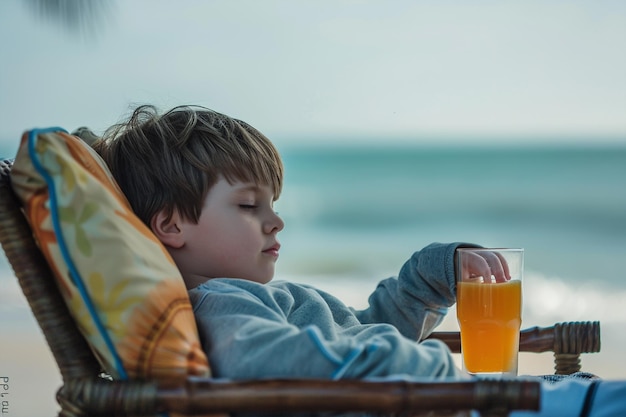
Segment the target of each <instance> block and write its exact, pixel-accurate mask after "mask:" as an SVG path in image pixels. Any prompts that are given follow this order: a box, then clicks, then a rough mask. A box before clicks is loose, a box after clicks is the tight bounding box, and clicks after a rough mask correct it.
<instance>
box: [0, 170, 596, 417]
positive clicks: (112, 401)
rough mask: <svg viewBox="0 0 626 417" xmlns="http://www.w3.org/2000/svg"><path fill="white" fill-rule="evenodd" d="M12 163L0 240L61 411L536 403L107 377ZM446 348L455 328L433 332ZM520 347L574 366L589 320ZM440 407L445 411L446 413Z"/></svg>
mask: <svg viewBox="0 0 626 417" xmlns="http://www.w3.org/2000/svg"><path fill="white" fill-rule="evenodd" d="M11 166H12V162H11V161H2V162H0V171H1V172H0V243H1V244H2V247H3V249H4V252H5V254H6V256H7V258H8V260H9V262H10V264H11V265H12V267H13V269H14V271H15V275H16V276H17V279H18V280H19V283H20V285H21V287H22V290H23V292H24V294H25V296H26V298H27V300H28V302H29V305H30V308H31V310H32V312H33V314H34V316H35V318H36V320H37V321H38V323H39V326H40V327H41V329H42V331H43V333H44V335H45V338H46V340H47V343H48V345H49V348H50V349H51V351H52V354H53V356H54V358H55V360H56V363H57V365H58V367H59V370H60V372H61V375H62V378H63V386H62V387H61V388H60V389H59V391H58V394H57V400H58V402H59V405H60V413H59V415H60V416H96V415H107V416H118V415H120V416H121V415H136V416H140V415H156V414H159V413H162V412H173V413H181V414H189V415H194V414H195V415H199V414H201V415H207V414H218V413H245V412H255V413H273V414H279V413H283V414H296V413H298V412H308V413H316V412H320V413H321V412H326V411H332V412H342V411H365V412H370V413H381V414H385V415H396V414H402V415H421V414H422V413H424V414H426V413H431V414H428V415H439V414H438V413H444V415H450V413H452V412H457V411H463V410H470V409H474V410H478V411H480V412H481V413H482V415H490V416H491V415H507V413H508V411H509V410H517V409H531V410H532V409H538V407H539V400H540V398H539V395H540V391H539V383H538V382H536V381H522V380H481V381H470V382H434V383H408V382H404V381H389V382H372V381H330V380H261V381H219V380H213V379H210V378H198V377H189V378H187V380H186V381H185V382H184V383H183V384H179V385H177V386H168V387H164V386H163V384H160V385H159V384H157V383H156V382H154V381H149V380H147V381H146V380H125V381H117V380H116V381H113V380H111V378H109V377H107V376H106V375H103V373H102V368H101V366H100V364H99V362H98V361H97V360H96V357H95V356H94V354H93V353H92V350H91V349H90V347H89V345H88V343H87V341H86V340H85V339H84V338H83V336H82V334H81V333H80V332H79V331H78V328H77V326H76V323H75V321H74V320H73V318H72V316H71V315H70V314H69V311H68V308H67V306H66V304H65V302H64V300H63V298H62V297H61V294H60V292H59V290H58V287H57V285H56V283H55V281H54V279H53V276H52V272H51V269H50V267H49V266H48V264H47V262H46V261H45V259H44V258H43V256H42V254H41V252H40V250H39V249H38V246H37V244H36V243H35V240H34V239H33V237H32V232H31V229H30V227H29V224H28V223H27V221H26V220H25V217H24V215H23V212H22V210H21V206H20V203H19V200H18V199H17V198H16V196H15V195H14V193H13V190H12V188H11V184H10V176H9V173H10V170H11ZM431 337H436V338H440V339H442V340H443V341H444V342H445V343H447V344H448V346H449V347H450V348H451V350H452V351H453V352H459V350H460V340H459V334H458V333H455V332H446V333H436V334H433V335H432V336H431ZM520 350H522V351H529V352H547V351H553V352H554V354H555V363H556V373H557V374H569V373H572V372H576V371H578V370H580V359H579V357H580V354H581V353H584V352H598V351H599V350H600V330H599V323H597V322H574V323H563V324H557V325H555V326H552V327H548V328H533V329H529V330H525V331H523V332H522V333H521V341H520ZM446 413H447V414H446Z"/></svg>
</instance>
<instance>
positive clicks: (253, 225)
mask: <svg viewBox="0 0 626 417" xmlns="http://www.w3.org/2000/svg"><path fill="white" fill-rule="evenodd" d="M273 203H274V202H273V192H272V189H271V188H270V187H269V186H264V185H256V184H253V183H243V182H236V183H234V184H232V185H231V184H230V183H228V181H227V180H226V179H224V178H223V177H221V178H220V180H219V181H218V182H217V183H216V184H215V185H214V186H213V187H212V188H211V190H210V191H209V193H208V194H207V196H206V198H205V200H204V207H203V208H202V213H201V215H200V219H199V220H198V223H197V224H194V223H192V222H190V221H182V222H180V226H179V228H180V229H181V231H182V235H183V239H184V245H183V246H182V247H180V248H178V249H175V250H173V251H172V255H173V257H174V259H175V261H176V263H177V265H178V267H179V269H180V270H181V272H182V274H183V277H184V278H185V281H186V282H187V285H188V286H189V287H193V286H196V285H198V284H199V283H201V282H204V281H205V280H206V279H207V278H243V279H247V280H250V281H256V282H259V283H267V282H269V281H271V280H272V278H273V276H274V266H275V263H276V260H277V259H278V251H279V249H280V244H279V243H278V239H277V237H276V235H277V234H278V232H280V231H281V230H282V229H283V227H284V225H285V224H284V223H283V221H282V219H281V218H280V217H278V215H277V214H276V213H275V212H274V209H273Z"/></svg>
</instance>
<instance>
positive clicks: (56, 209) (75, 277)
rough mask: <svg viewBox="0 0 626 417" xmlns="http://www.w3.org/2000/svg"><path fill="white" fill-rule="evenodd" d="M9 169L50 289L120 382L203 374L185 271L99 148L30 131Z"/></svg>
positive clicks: (51, 132) (55, 132)
mask: <svg viewBox="0 0 626 417" xmlns="http://www.w3.org/2000/svg"><path fill="white" fill-rule="evenodd" d="M7 171H9V170H8V169H7ZM9 172H10V185H11V188H12V190H13V191H14V193H15V195H16V196H17V197H18V198H19V201H17V202H16V203H17V206H18V207H22V209H23V210H22V212H23V216H22V217H25V218H26V220H27V224H26V225H25V226H29V229H30V231H29V232H28V233H29V236H30V237H31V239H32V236H34V238H35V241H36V242H37V245H38V247H39V251H40V253H41V255H43V258H44V260H45V263H46V266H47V269H48V271H49V270H51V272H52V276H51V278H52V280H51V281H52V282H53V283H55V284H56V286H57V287H58V290H57V291H55V292H56V293H59V292H60V293H61V298H62V299H63V300H64V302H65V305H66V306H67V310H69V313H70V315H71V316H72V318H73V321H74V322H75V323H76V326H77V327H78V329H79V331H80V332H81V333H82V335H83V336H84V337H85V339H86V341H87V343H88V344H89V346H90V348H91V350H92V351H93V352H94V354H95V356H96V358H97V360H98V362H99V363H100V365H101V366H102V368H103V369H104V371H106V372H107V373H108V374H110V375H111V376H113V377H114V378H116V379H122V380H124V379H128V378H148V379H150V378H156V379H160V380H163V381H168V382H169V381H172V380H174V379H180V380H184V379H185V378H186V377H187V376H188V375H196V376H207V375H208V362H207V358H206V355H205V354H204V352H203V351H202V347H201V345H200V341H199V337H198V333H197V328H196V324H195V319H194V316H193V312H192V308H191V302H190V300H189V296H188V294H187V291H186V288H185V284H184V282H183V280H182V276H181V275H180V272H179V270H178V268H177V267H176V265H175V263H174V261H173V260H172V259H171V257H170V256H169V253H168V252H167V250H166V249H165V248H164V247H163V245H162V244H161V243H160V242H159V240H158V239H157V238H156V237H155V236H154V235H153V234H152V233H151V231H150V230H149V229H148V228H147V227H146V226H145V225H144V224H143V223H142V222H141V221H140V220H139V219H138V218H137V217H136V216H135V215H134V213H133V212H132V209H131V208H130V206H129V204H128V202H127V200H126V198H125V196H124V195H123V194H122V193H121V191H120V190H119V187H118V186H117V183H116V182H115V180H114V179H113V177H112V175H111V173H110V172H109V170H108V168H107V166H106V164H105V163H104V161H102V159H101V158H100V156H99V155H97V154H96V153H95V152H94V151H93V149H92V148H91V147H90V146H88V145H87V144H85V143H84V142H83V141H82V140H80V139H79V138H77V137H75V136H72V135H69V134H67V133H66V132H65V131H63V130H62V129H59V128H49V129H34V130H31V131H29V132H26V133H25V134H24V135H23V137H22V141H21V143H20V147H19V149H18V152H17V155H16V157H15V161H14V163H13V166H12V168H11V169H10V171H9ZM20 215H21V213H20ZM18 277H19V275H18ZM48 278H50V276H49V275H48ZM48 281H50V280H48Z"/></svg>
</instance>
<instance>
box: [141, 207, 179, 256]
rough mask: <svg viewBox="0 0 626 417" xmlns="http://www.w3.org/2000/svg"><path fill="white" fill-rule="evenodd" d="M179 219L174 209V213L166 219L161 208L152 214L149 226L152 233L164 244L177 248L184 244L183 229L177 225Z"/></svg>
mask: <svg viewBox="0 0 626 417" xmlns="http://www.w3.org/2000/svg"><path fill="white" fill-rule="evenodd" d="M180 221H181V217H180V215H179V214H178V211H176V210H174V213H173V214H172V216H171V217H170V218H169V219H168V218H167V214H166V213H165V210H161V211H159V212H157V213H156V214H155V215H154V216H152V220H151V221H150V228H151V229H152V233H154V234H155V235H156V237H157V238H158V239H159V240H160V241H161V243H163V244H164V245H165V246H169V247H171V248H174V249H179V248H181V247H183V245H184V244H185V240H184V238H183V230H182V228H180V227H179V223H180Z"/></svg>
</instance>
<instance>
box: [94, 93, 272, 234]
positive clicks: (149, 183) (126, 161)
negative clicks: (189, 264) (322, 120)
mask: <svg viewBox="0 0 626 417" xmlns="http://www.w3.org/2000/svg"><path fill="white" fill-rule="evenodd" d="M94 149H96V151H97V152H98V153H99V154H100V155H101V156H102V158H103V159H104V160H105V162H106V163H107V165H108V166H109V168H110V169H111V172H112V173H113V176H114V177H115V179H116V180H117V182H118V184H119V186H120V188H121V189H122V191H123V192H124V194H125V195H126V198H128V200H129V202H130V205H131V207H132V208H133V210H134V211H135V213H136V214H137V215H138V216H139V218H140V219H141V220H142V221H143V222H144V223H146V224H148V225H149V224H150V220H151V219H152V217H153V216H154V215H155V214H156V213H157V212H159V211H161V210H165V212H166V214H167V216H168V217H170V216H171V215H172V214H173V213H174V210H177V211H178V212H179V213H180V214H181V215H182V216H183V218H185V219H187V220H190V221H193V222H197V221H198V219H199V217H200V213H201V211H202V206H203V204H204V198H205V197H206V195H207V193H208V192H209V190H210V189H211V187H212V186H213V185H215V183H216V182H217V181H218V179H219V176H220V175H221V176H223V177H224V178H225V179H226V180H227V181H228V182H230V183H233V182H235V181H243V182H252V183H255V184H263V185H269V186H270V187H271V188H272V191H273V193H274V200H277V199H278V197H279V196H280V193H281V190H282V181H283V164H282V161H281V159H280V155H279V154H278V151H277V150H276V148H275V147H274V145H273V144H272V143H271V142H270V140H269V139H268V138H267V137H265V136H264V135H263V134H262V133H261V132H259V131H258V130H256V129H255V128H253V127H252V126H250V125H248V124H247V123H245V122H243V121H241V120H237V119H233V118H231V117H228V116H226V115H224V114H221V113H218V112H215V111H213V110H210V109H207V108H204V107H199V106H179V107H175V108H173V109H172V110H170V111H168V112H167V113H165V114H163V115H159V114H158V112H157V110H156V108H155V107H154V106H149V105H144V106H140V107H138V108H137V109H136V110H135V111H134V112H133V114H132V115H131V116H130V118H129V119H128V121H126V122H124V123H120V124H117V125H114V126H112V127H111V128H109V129H108V130H107V131H106V132H105V134H104V137H103V139H102V140H100V141H98V142H96V143H95V144H94Z"/></svg>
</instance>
